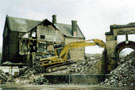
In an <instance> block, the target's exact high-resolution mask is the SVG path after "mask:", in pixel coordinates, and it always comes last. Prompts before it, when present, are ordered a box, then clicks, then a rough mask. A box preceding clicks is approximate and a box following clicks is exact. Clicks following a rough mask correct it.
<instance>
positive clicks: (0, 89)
mask: <svg viewBox="0 0 135 90" xmlns="http://www.w3.org/2000/svg"><path fill="white" fill-rule="evenodd" d="M0 90H135V88H126V87H103V86H102V87H101V86H97V85H12V84H10V85H1V86H0Z"/></svg>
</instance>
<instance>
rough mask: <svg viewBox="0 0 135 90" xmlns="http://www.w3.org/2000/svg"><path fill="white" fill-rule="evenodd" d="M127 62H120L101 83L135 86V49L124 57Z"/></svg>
mask: <svg viewBox="0 0 135 90" xmlns="http://www.w3.org/2000/svg"><path fill="white" fill-rule="evenodd" d="M124 60H125V62H124V63H122V64H120V65H119V66H118V67H117V68H116V69H115V70H113V71H112V72H111V73H110V74H111V76H110V77H109V78H107V79H106V80H105V81H104V82H103V83H101V85H107V86H108V85H111V86H125V87H127V86H129V87H130V86H132V87H134V86H135V51H133V52H131V53H130V54H129V55H127V56H126V57H125V58H124Z"/></svg>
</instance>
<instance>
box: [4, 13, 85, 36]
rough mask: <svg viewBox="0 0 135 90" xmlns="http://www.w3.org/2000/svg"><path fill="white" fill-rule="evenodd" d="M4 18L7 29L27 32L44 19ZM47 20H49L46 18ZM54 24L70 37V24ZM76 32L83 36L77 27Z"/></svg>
mask: <svg viewBox="0 0 135 90" xmlns="http://www.w3.org/2000/svg"><path fill="white" fill-rule="evenodd" d="M6 18H7V22H8V26H9V29H10V30H11V31H16V32H28V31H30V30H31V29H33V28H34V27H36V26H37V25H39V24H40V23H42V22H44V21H45V20H43V21H38V20H30V19H23V18H17V17H11V16H7V17H6ZM46 20H47V19H46ZM48 22H50V21H49V20H48ZM52 24H53V23H52ZM54 26H55V27H56V28H57V29H58V30H59V31H60V32H61V33H62V34H64V35H65V36H69V37H72V25H69V24H61V23H57V24H55V25H54ZM77 33H78V34H77V37H81V38H84V35H83V33H82V32H81V30H80V28H79V27H77Z"/></svg>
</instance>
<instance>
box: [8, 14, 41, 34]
mask: <svg viewBox="0 0 135 90" xmlns="http://www.w3.org/2000/svg"><path fill="white" fill-rule="evenodd" d="M7 21H8V25H9V29H10V30H11V31H17V32H28V30H30V29H31V28H32V27H33V26H35V25H36V24H38V23H39V22H41V21H37V20H30V19H23V18H17V17H10V16H7Z"/></svg>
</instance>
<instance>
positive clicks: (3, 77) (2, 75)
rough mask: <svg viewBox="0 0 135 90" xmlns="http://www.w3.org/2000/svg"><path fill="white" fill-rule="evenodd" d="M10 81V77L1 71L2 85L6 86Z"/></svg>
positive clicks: (0, 80)
mask: <svg viewBox="0 0 135 90" xmlns="http://www.w3.org/2000/svg"><path fill="white" fill-rule="evenodd" d="M7 80H8V75H6V74H5V73H4V72H3V71H2V70H0V84H5V83H6V81H7Z"/></svg>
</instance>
